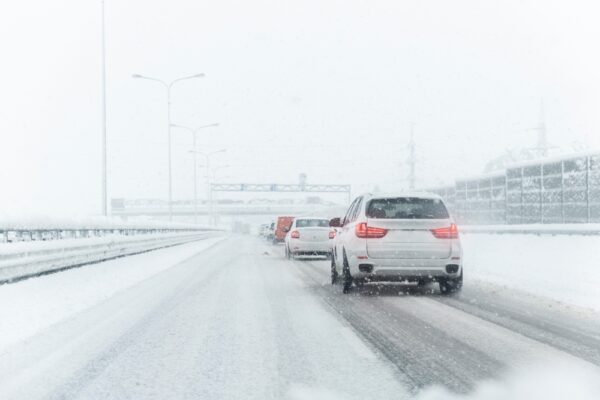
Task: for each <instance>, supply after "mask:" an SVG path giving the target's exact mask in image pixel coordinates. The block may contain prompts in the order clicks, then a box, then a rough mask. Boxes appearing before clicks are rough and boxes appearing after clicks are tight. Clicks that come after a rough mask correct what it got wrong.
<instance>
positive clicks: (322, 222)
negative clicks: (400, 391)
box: [296, 219, 329, 228]
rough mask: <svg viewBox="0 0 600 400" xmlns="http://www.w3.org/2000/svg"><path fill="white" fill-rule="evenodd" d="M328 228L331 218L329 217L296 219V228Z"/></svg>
mask: <svg viewBox="0 0 600 400" xmlns="http://www.w3.org/2000/svg"><path fill="white" fill-rule="evenodd" d="M313 227H319V228H328V227H329V220H327V219H298V220H296V228H313Z"/></svg>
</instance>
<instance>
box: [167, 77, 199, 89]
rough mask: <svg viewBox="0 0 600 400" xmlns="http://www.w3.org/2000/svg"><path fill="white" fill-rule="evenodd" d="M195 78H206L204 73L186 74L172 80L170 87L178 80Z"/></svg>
mask: <svg viewBox="0 0 600 400" xmlns="http://www.w3.org/2000/svg"><path fill="white" fill-rule="evenodd" d="M194 78H204V74H194V75H190V76H184V77H182V78H177V79H175V80H173V81H171V83H169V84H168V87H169V88H171V87H172V86H173V85H174V84H176V83H177V82H180V81H184V80H186V79H194Z"/></svg>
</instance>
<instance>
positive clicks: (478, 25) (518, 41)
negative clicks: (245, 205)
mask: <svg viewBox="0 0 600 400" xmlns="http://www.w3.org/2000/svg"><path fill="white" fill-rule="evenodd" d="M3 9H4V10H3V12H2V14H1V15H0V44H1V46H0V51H1V52H2V57H1V61H2V62H1V63H0V79H2V85H1V88H2V90H1V92H0V110H1V112H0V161H1V163H2V164H1V165H2V168H0V185H1V196H0V208H1V209H2V212H3V213H11V212H15V213H29V212H52V213H63V214H64V213H71V212H76V213H97V212H99V207H100V126H101V124H100V98H101V97H100V94H101V93H100V89H101V86H100V1H81V0H79V1H75V0H55V1H52V2H47V1H42V0H39V1H20V2H11V3H10V4H8V5H5V6H4V7H3ZM599 11H600V7H599V6H598V5H596V2H593V1H588V2H584V1H570V2H564V1H562V2H561V1H543V2H542V1H538V2H534V1H498V2H495V1H487V2H482V1H453V2H448V1H443V0H440V1H418V2H417V1H393V0H390V1H373V0H369V1H331V0H318V1H312V0H311V1H306V0H303V1H276V0H268V1H267V0H261V1H251V2H249V1H229V0H226V1H213V2H203V1H193V0H190V1H184V0H171V1H148V0H145V1H141V0H128V1H115V0H107V1H106V12H107V20H106V28H107V88H108V98H107V100H108V135H109V174H110V175H109V190H110V197H128V198H136V197H160V198H166V195H167V186H166V140H167V133H166V104H165V102H166V95H165V91H164V88H163V87H162V86H160V85H158V84H156V83H153V82H149V81H144V80H138V79H132V78H131V75H132V74H134V73H139V74H144V75H148V76H153V77H157V78H161V79H165V80H170V79H175V78H178V77H181V76H185V75H190V74H194V73H198V72H203V73H205V74H206V77H205V78H203V79H198V80H190V81H185V82H182V83H181V84H178V85H177V86H175V87H174V89H173V98H172V104H173V108H172V121H173V122H174V123H178V124H181V125H189V126H198V125H203V124H208V123H213V122H219V123H221V126H220V127H218V128H211V129H207V130H204V131H202V135H201V136H202V138H203V139H202V140H201V141H200V143H199V148H200V150H202V151H212V150H216V149H220V148H227V149H228V151H227V153H224V154H222V155H219V156H217V157H215V158H214V163H215V164H216V165H218V164H229V165H230V168H227V169H223V170H221V171H219V172H218V176H217V178H218V180H224V181H249V182H281V183H285V182H292V183H293V182H296V181H297V178H298V174H299V173H301V172H304V173H306V174H307V175H308V180H309V182H311V183H328V182H331V183H350V184H353V185H354V187H355V190H357V191H359V190H365V189H370V188H372V187H373V186H374V185H376V184H377V185H379V186H381V187H382V188H384V189H389V190H391V189H397V188H400V187H402V186H403V185H405V184H406V180H405V179H406V176H407V167H406V159H407V154H408V153H407V148H406V146H407V143H408V133H409V124H410V123H411V122H414V123H415V138H416V141H417V153H418V169H417V176H418V179H419V181H418V183H419V185H423V186H425V185H435V184H439V183H449V182H452V180H453V179H454V178H457V177H461V176H465V175H468V176H471V175H476V174H478V173H480V172H481V171H482V169H483V167H484V165H485V163H486V162H487V161H488V160H489V159H490V158H492V157H495V156H497V155H499V154H501V153H502V152H503V151H505V149H508V148H519V147H532V146H534V145H535V142H536V132H535V131H532V130H531V128H534V127H535V126H536V125H537V124H538V118H539V108H540V99H542V98H543V100H544V104H545V115H546V125H547V128H548V137H549V140H550V142H551V143H552V144H553V145H556V146H559V147H562V148H565V149H568V148H572V147H573V146H576V147H578V148H584V147H586V146H587V147H591V148H598V147H600V134H599V133H598V132H599V128H600V113H599V112H598V110H599V105H600V55H599V53H598V51H597V42H598V39H599V38H600V25H599V24H598V23H597V16H598V15H599ZM173 135H174V147H173V157H174V164H173V168H174V177H175V180H174V197H175V198H189V197H191V195H192V184H191V174H192V170H191V155H190V154H189V153H188V151H189V149H190V144H191V139H190V135H189V133H187V132H185V131H179V130H174V131H173ZM201 175H202V174H201ZM201 190H203V189H201ZM201 193H202V192H201ZM259 196H260V195H259Z"/></svg>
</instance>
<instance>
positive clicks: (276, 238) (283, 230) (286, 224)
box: [273, 217, 294, 244]
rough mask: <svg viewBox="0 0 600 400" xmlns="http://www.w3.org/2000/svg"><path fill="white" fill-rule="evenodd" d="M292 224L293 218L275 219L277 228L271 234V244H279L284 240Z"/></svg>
mask: <svg viewBox="0 0 600 400" xmlns="http://www.w3.org/2000/svg"><path fill="white" fill-rule="evenodd" d="M293 222H294V217H277V226H276V227H275V233H274V234H273V244H275V243H280V242H283V241H284V240H285V235H286V234H287V232H288V231H289V230H290V226H292V223H293Z"/></svg>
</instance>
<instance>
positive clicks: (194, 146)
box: [171, 123, 219, 224]
mask: <svg viewBox="0 0 600 400" xmlns="http://www.w3.org/2000/svg"><path fill="white" fill-rule="evenodd" d="M217 126H219V124H218V123H215V124H208V125H202V126H198V127H196V128H190V127H188V126H183V125H177V124H171V127H172V128H181V129H185V130H187V131H189V132H191V133H192V149H193V154H194V174H193V176H194V223H195V224H197V223H198V152H197V151H196V134H197V133H198V131H199V130H200V129H204V128H211V127H217Z"/></svg>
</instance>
